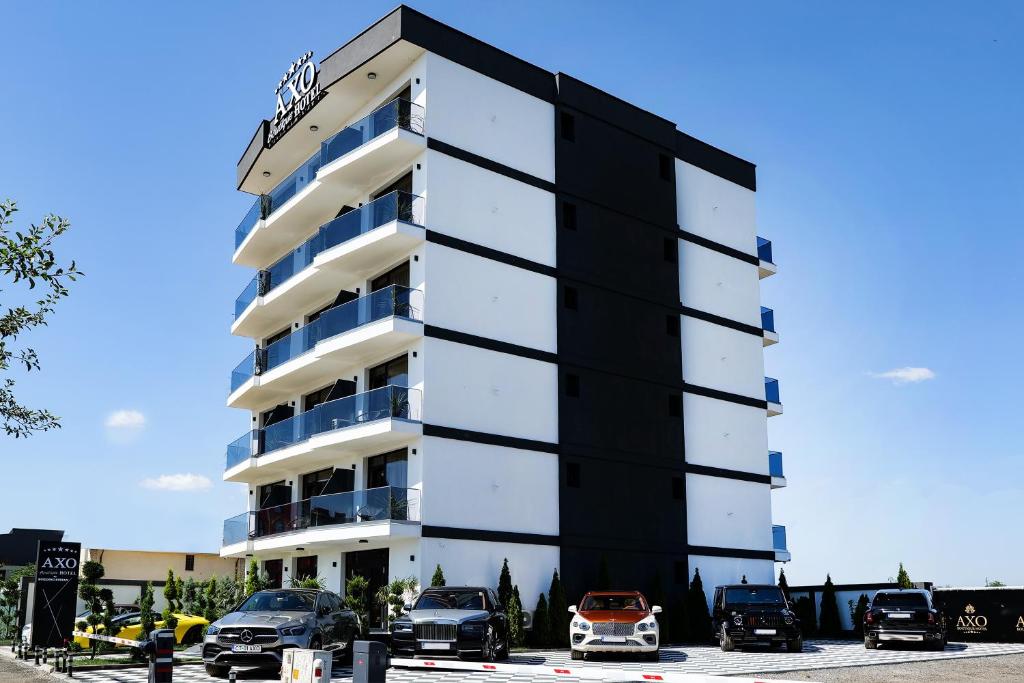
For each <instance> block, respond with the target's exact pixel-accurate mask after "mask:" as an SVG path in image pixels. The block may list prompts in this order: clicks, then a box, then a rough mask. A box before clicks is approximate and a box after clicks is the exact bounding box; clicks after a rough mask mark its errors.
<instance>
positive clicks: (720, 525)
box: [686, 474, 772, 550]
mask: <svg viewBox="0 0 1024 683" xmlns="http://www.w3.org/2000/svg"><path fill="white" fill-rule="evenodd" d="M686 530H687V541H688V542H689V543H690V544H691V545H705V546H712V547H719V548H742V549H745V550H771V549H772V503H771V488H770V487H769V486H768V484H759V483H755V482H749V481H739V480H736V479H726V478H723V477H707V476H704V475H700V474H687V475H686Z"/></svg>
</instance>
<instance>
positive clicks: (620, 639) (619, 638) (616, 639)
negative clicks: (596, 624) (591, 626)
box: [601, 636, 626, 643]
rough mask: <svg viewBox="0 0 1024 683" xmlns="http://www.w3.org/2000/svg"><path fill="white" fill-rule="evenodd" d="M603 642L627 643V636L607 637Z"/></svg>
mask: <svg viewBox="0 0 1024 683" xmlns="http://www.w3.org/2000/svg"><path fill="white" fill-rule="evenodd" d="M601 640H603V641H604V642H606V643H624V642H626V637H625V636H605V637H604V638H602V639H601Z"/></svg>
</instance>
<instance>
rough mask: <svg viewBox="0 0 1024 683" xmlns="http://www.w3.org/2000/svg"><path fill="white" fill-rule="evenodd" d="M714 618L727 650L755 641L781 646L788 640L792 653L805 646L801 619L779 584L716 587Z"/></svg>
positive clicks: (717, 630)
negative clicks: (791, 606)
mask: <svg viewBox="0 0 1024 683" xmlns="http://www.w3.org/2000/svg"><path fill="white" fill-rule="evenodd" d="M711 621H712V626H713V628H714V629H715V638H717V639H718V643H719V645H721V647H722V650H723V651H724V652H732V651H733V650H735V649H736V647H737V646H739V647H742V646H744V645H752V644H764V645H768V646H770V647H772V648H778V647H781V646H782V644H783V643H785V644H786V649H787V650H789V651H790V652H801V651H803V649H804V638H803V635H802V634H801V632H800V620H799V619H797V617H796V614H794V613H793V611H792V610H791V609H790V608H789V602H788V601H787V600H786V595H785V593H783V592H782V589H781V588H779V587H778V586H773V585H771V584H766V585H757V584H747V583H743V584H735V585H731V586H716V587H715V602H714V608H713V609H712V613H711Z"/></svg>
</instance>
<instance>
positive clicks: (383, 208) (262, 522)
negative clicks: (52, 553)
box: [221, 6, 788, 609]
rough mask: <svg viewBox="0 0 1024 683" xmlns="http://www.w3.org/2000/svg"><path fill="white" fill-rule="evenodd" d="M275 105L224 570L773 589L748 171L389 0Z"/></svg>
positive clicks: (238, 386)
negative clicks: (235, 511)
mask: <svg viewBox="0 0 1024 683" xmlns="http://www.w3.org/2000/svg"><path fill="white" fill-rule="evenodd" d="M277 97H278V99H277V106H276V114H275V117H274V119H272V120H269V121H263V122H262V123H261V124H260V125H259V126H258V127H257V129H256V132H255V134H254V135H253V137H252V140H251V142H250V143H249V146H248V148H247V149H246V150H245V151H244V153H243V154H242V157H241V160H240V161H239V163H238V189H240V190H242V191H243V192H247V193H249V194H251V195H253V196H254V197H256V199H255V201H254V204H253V207H252V209H251V210H250V212H249V213H248V214H247V215H246V217H245V218H244V219H243V221H242V223H241V225H239V227H238V229H237V231H236V236H235V246H236V248H235V252H234V256H233V262H234V263H235V264H237V265H240V266H246V267H249V268H253V269H256V270H257V271H258V272H257V274H256V276H255V277H254V278H253V279H252V281H251V282H250V283H249V285H248V286H247V287H246V288H245V291H243V293H242V295H241V296H240V297H239V299H238V301H237V302H236V307H235V309H236V310H235V321H234V324H233V326H232V333H233V334H236V335H240V336H244V337H248V338H252V339H254V340H255V345H256V350H255V351H254V352H253V354H251V355H250V356H249V357H247V358H246V359H244V360H243V362H242V363H241V364H240V365H239V366H238V367H237V368H236V369H235V371H234V373H233V374H232V381H231V391H230V396H229V398H228V405H230V406H232V407H237V408H241V409H244V410H247V411H250V413H251V424H250V426H249V427H248V431H247V432H246V433H245V434H244V435H243V436H241V437H240V438H239V439H237V440H236V441H234V442H232V443H231V444H230V445H229V447H228V457H227V467H226V471H225V473H224V478H225V479H226V480H228V481H234V482H241V483H244V484H245V485H246V492H247V501H248V505H247V506H246V507H243V506H241V505H240V512H241V509H245V510H246V512H244V513H242V514H240V515H239V516H238V517H235V518H232V519H230V520H227V522H225V529H224V545H223V548H222V551H221V552H222V554H223V555H225V556H233V557H243V556H246V555H252V556H255V557H256V558H257V559H258V560H259V562H260V563H261V566H262V567H264V568H265V569H266V570H267V571H268V572H269V573H270V574H271V576H272V577H273V578H274V580H275V581H282V582H284V583H286V584H287V582H288V580H289V577H296V576H302V575H311V574H315V575H318V576H321V577H323V578H324V579H325V580H326V581H327V582H328V584H329V586H330V587H331V588H332V589H334V590H338V591H343V586H344V580H345V577H346V576H351V575H352V574H362V575H364V576H367V577H368V578H369V579H370V580H371V582H373V583H378V582H382V581H384V580H385V579H387V578H389V577H406V576H410V575H412V576H416V577H418V578H419V580H420V582H421V584H426V583H428V582H429V580H430V576H431V574H432V573H433V571H434V568H435V566H436V565H437V564H440V565H441V566H442V567H443V569H444V572H445V575H446V576H447V578H448V582H449V584H484V585H492V584H494V583H495V582H496V580H497V575H498V570H499V568H500V566H501V562H502V559H503V558H506V557H507V558H508V560H509V564H510V566H511V568H512V571H513V578H514V581H515V582H516V583H517V584H518V585H519V587H520V590H521V594H522V595H523V599H524V602H525V603H526V607H527V608H528V609H532V608H533V605H534V603H535V601H536V596H537V595H538V594H539V593H541V592H542V591H546V589H547V586H548V583H549V582H550V579H551V574H552V571H553V570H554V569H556V568H557V569H559V570H560V572H561V574H562V576H563V580H564V581H565V583H566V585H567V589H568V591H569V594H570V598H572V597H573V596H575V595H577V594H578V593H580V592H581V591H584V590H586V589H587V588H588V586H590V585H591V582H592V581H593V580H594V579H595V577H596V575H597V572H598V568H599V566H600V564H601V563H602V561H604V562H607V565H608V567H609V570H610V575H611V577H612V579H613V581H614V582H615V583H616V584H617V585H618V586H621V587H623V588H637V589H641V590H648V589H649V588H650V587H651V585H652V584H653V583H654V582H655V581H660V583H661V585H662V586H663V589H664V591H665V592H666V593H667V594H668V595H669V596H670V597H671V596H673V595H678V594H681V592H682V591H684V590H685V587H686V584H687V581H688V579H689V577H690V576H691V575H692V573H693V570H694V568H697V567H699V568H700V570H701V574H702V576H703V577H704V582H705V585H711V586H713V585H715V584H716V583H722V582H733V581H739V580H740V578H741V576H743V575H746V577H747V578H748V580H750V581H771V580H772V579H773V574H774V571H773V568H774V563H775V562H776V561H779V560H783V561H784V560H786V559H788V554H787V553H786V551H785V545H784V531H783V530H782V529H781V527H773V525H772V513H771V510H772V503H771V496H772V494H771V491H772V489H773V488H777V487H779V486H783V485H785V480H784V479H783V478H782V476H781V474H782V473H781V456H779V455H772V456H769V452H768V439H767V431H766V419H767V417H769V416H771V415H774V414H778V413H781V412H782V406H781V404H780V402H779V398H778V390H777V385H775V384H774V383H773V382H774V381H771V382H770V381H769V380H768V379H766V378H765V373H764V360H763V347H764V346H767V345H769V344H772V343H774V342H775V341H777V336H776V334H775V331H774V329H773V327H774V326H773V325H772V324H771V311H769V310H767V309H763V308H762V307H761V302H760V286H759V280H760V279H761V278H764V277H767V276H768V275H771V274H772V273H774V272H775V266H774V264H773V262H772V259H771V256H770V250H771V246H770V243H768V242H766V241H765V240H762V239H760V238H758V237H757V236H756V231H755V212H754V201H755V169H754V165H753V164H751V163H749V162H747V161H744V160H742V159H739V158H737V157H735V156H733V155H731V154H728V153H726V152H723V151H721V150H719V149H716V148H715V147H712V146H711V145H709V144H707V143H705V142H702V141H700V140H697V139H695V138H693V137H690V136H689V135H687V134H685V133H683V132H681V131H679V130H677V129H676V126H675V124H674V123H672V122H671V121H669V120H666V119H664V118H661V117H659V116H656V115H654V114H652V113H649V112H647V111H644V110H642V109H640V108H638V107H635V106H633V105H631V104H629V103H627V102H624V101H622V100H619V99H617V98H615V97H613V96H611V95H609V94H607V93H605V92H602V91H601V90H598V89H597V88H595V87H593V86H590V85H587V84H586V83H583V82H580V81H578V80H576V79H574V78H572V77H571V76H567V75H565V74H562V73H558V74H554V73H551V72H549V71H546V70H544V69H541V68H539V67H537V66H534V65H532V64H529V63H527V62H525V61H523V60H521V59H518V58H516V57H514V56H512V55H510V54H508V53H505V52H502V51H501V50H499V49H497V48H495V47H493V46H491V45H488V44H486V43H483V42H481V41H479V40H477V39H475V38H473V37H471V36H468V35H466V34H464V33H461V32H459V31H457V30H455V29H453V28H450V27H448V26H446V25H444V24H441V23H439V22H437V21H435V20H434V19H431V18H429V17H427V16H425V15H423V14H421V13H419V12H416V11H415V10H412V9H409V8H408V7H404V6H403V7H399V8H398V9H396V10H394V11H393V12H391V13H390V14H388V15H387V16H386V17H384V18H383V19H381V20H380V21H378V22H377V23H375V24H374V25H372V26H370V27H369V28H367V29H366V30H364V31H363V32H362V33H360V34H359V35H358V36H356V37H355V38H353V39H352V40H351V41H349V42H348V43H346V44H345V45H343V46H342V47H340V48H338V49H337V50H335V51H334V52H332V53H331V54H330V55H328V56H327V57H326V58H324V59H322V60H321V61H320V62H319V63H316V62H315V60H313V58H312V56H311V54H309V53H307V54H306V55H303V56H302V57H301V58H300V59H299V60H298V61H297V62H296V63H295V64H293V65H292V66H291V67H290V68H289V69H288V71H287V72H286V73H285V75H284V77H283V78H282V80H281V83H280V84H279V90H278V93H277ZM770 463H772V464H770ZM780 532H782V533H781V534H780ZM780 536H781V537H782V541H781V544H780V542H779V538H780ZM709 595H710V592H709Z"/></svg>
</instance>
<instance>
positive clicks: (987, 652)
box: [75, 640, 1024, 683]
mask: <svg viewBox="0 0 1024 683" xmlns="http://www.w3.org/2000/svg"><path fill="white" fill-rule="evenodd" d="M1013 654H1017V655H1024V645H1014V644H1001V643H977V644H971V645H968V644H965V643H950V645H949V646H948V647H947V648H946V650H945V651H944V652H933V651H926V650H921V649H919V648H914V647H907V646H904V647H900V648H899V649H896V648H893V649H883V650H866V649H864V646H863V644H861V643H859V642H853V641H832V640H814V641H808V642H807V643H806V644H805V646H804V651H803V652H802V653H793V654H790V653H788V652H769V651H765V650H749V651H744V652H722V651H721V650H719V649H718V648H714V647H685V648H677V647H668V648H663V649H662V660H661V662H658V663H648V662H637V661H614V660H607V659H605V660H600V661H588V662H572V661H571V660H570V659H569V654H568V652H539V651H538V652H528V653H521V654H516V655H513V656H512V657H511V659H510V660H509V663H511V664H526V665H536V666H538V669H540V667H541V666H545V665H546V666H560V667H565V668H579V667H581V666H582V667H588V668H589V667H601V668H609V669H624V670H627V671H636V672H637V673H638V674H640V673H641V672H642V673H703V674H713V675H720V676H742V675H746V676H750V675H753V674H773V673H776V674H778V673H781V672H800V671H813V670H815V669H821V670H829V671H832V670H836V669H844V668H848V667H864V666H871V665H883V664H901V663H914V662H929V661H931V662H940V661H942V660H947V661H951V660H963V659H969V658H977V657H988V656H995V655H1013ZM958 668H960V669H962V667H958ZM871 671H876V672H877V671H879V670H878V669H874V668H871V669H863V672H864V673H865V674H868V672H871ZM883 671H884V670H883ZM332 678H333V679H335V680H342V681H344V680H351V678H352V671H351V669H350V668H347V667H338V668H336V669H335V671H334V675H333V676H332ZM567 678H570V677H567V676H559V677H557V678H556V677H555V676H551V675H541V674H538V675H535V676H529V675H522V674H520V673H516V674H511V673H505V672H500V673H497V672H466V671H437V670H434V671H424V670H422V669H412V670H410V669H399V668H393V669H391V670H390V671H389V672H388V679H389V680H392V681H396V682H397V683H413V682H417V683H418V682H420V681H432V682H436V683H484V682H485V681H502V682H504V681H509V680H516V681H523V680H534V681H537V683H546V682H547V681H549V680H566V679H567ZM638 678H639V676H638ZM793 678H796V676H793ZM799 678H801V679H805V680H816V679H815V677H814V676H813V674H810V675H801V676H799ZM239 679H240V680H277V679H276V677H274V676H267V675H263V674H258V673H256V672H252V673H249V672H240V675H239ZM75 680H82V681H91V682H93V683H141V682H144V681H145V680H146V672H145V670H142V669H135V670H121V671H103V672H98V671H97V672H80V673H76V674H75ZM174 680H175V681H183V682H185V683H195V682H197V681H203V682H204V683H208V682H209V681H211V680H217V679H212V678H210V677H208V676H207V675H206V673H205V672H204V671H203V668H202V666H200V665H197V664H188V665H182V666H178V667H176V668H175V673H174ZM870 680H878V679H876V678H871V679H870Z"/></svg>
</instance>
